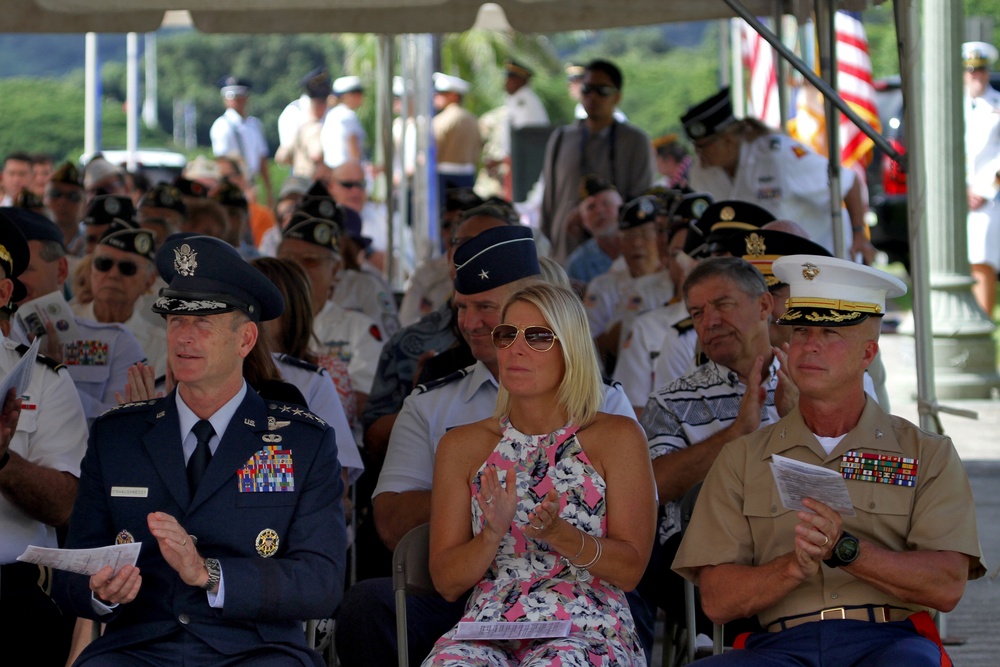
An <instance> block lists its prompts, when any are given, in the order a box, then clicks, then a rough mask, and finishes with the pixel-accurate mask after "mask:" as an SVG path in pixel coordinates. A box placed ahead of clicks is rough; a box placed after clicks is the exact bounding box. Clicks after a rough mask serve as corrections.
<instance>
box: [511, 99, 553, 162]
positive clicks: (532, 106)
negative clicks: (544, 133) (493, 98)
mask: <svg viewBox="0 0 1000 667" xmlns="http://www.w3.org/2000/svg"><path fill="white" fill-rule="evenodd" d="M504 108H505V109H506V110H507V121H506V122H505V123H504V133H503V138H502V140H501V149H502V150H503V153H504V155H510V136H511V132H512V130H516V129H518V128H522V127H531V126H533V125H548V124H549V113H548V112H547V111H546V110H545V105H544V104H542V100H541V99H539V97H538V94H537V93H536V92H535V91H534V90H532V89H531V86H527V85H525V86H521V87H520V88H518V89H517V90H516V91H514V94H513V95H508V96H507V98H506V99H505V100H504Z"/></svg>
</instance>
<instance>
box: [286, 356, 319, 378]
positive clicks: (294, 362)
mask: <svg viewBox="0 0 1000 667" xmlns="http://www.w3.org/2000/svg"><path fill="white" fill-rule="evenodd" d="M278 359H279V360H280V361H282V362H284V363H286V364H288V365H289V366H295V367H296V368H304V369H305V370H307V371H311V372H313V373H321V372H322V371H323V368H322V367H321V366H317V365H316V364H313V363H310V362H308V361H306V360H305V359H299V358H298V357H293V356H292V355H290V354H279V355H278Z"/></svg>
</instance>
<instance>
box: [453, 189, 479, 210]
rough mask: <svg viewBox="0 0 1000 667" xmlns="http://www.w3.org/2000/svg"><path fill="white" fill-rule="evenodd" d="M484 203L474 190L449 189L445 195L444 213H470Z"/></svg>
mask: <svg viewBox="0 0 1000 667" xmlns="http://www.w3.org/2000/svg"><path fill="white" fill-rule="evenodd" d="M482 203H483V198H482V197H480V196H479V195H477V194H476V192H475V191H474V190H473V189H472V188H448V190H447V191H446V192H445V193H444V212H445V213H453V212H455V211H468V210H469V209H472V208H475V207H477V206H479V205H480V204H482Z"/></svg>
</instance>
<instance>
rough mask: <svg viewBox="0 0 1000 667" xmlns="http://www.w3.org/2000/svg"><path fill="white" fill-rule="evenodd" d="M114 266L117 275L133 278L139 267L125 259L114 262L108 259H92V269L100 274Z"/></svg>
mask: <svg viewBox="0 0 1000 667" xmlns="http://www.w3.org/2000/svg"><path fill="white" fill-rule="evenodd" d="M115 264H117V265H118V273H120V274H122V275H123V276H134V275H135V273H136V271H138V270H139V266H138V265H137V264H136V263H135V262H133V261H130V260H127V259H121V260H118V261H117V262H116V261H115V260H113V259H111V258H110V257H95V258H94V268H95V269H97V270H98V271H100V272H101V273H107V272H108V271H110V270H111V268H112V267H113V266H114V265H115Z"/></svg>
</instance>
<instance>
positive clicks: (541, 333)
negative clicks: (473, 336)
mask: <svg viewBox="0 0 1000 667" xmlns="http://www.w3.org/2000/svg"><path fill="white" fill-rule="evenodd" d="M518 333H523V334H524V342H525V343H527V344H528V347H530V348H531V349H532V350H535V351H536V352H548V351H549V350H551V349H552V346H553V345H555V344H556V341H557V340H559V336H557V335H556V334H555V332H554V331H552V329H549V328H548V327H543V326H539V325H534V326H530V327H524V328H523V329H518V328H517V327H516V326H514V325H513V324H498V325H496V326H495V327H494V328H493V333H492V336H493V345H494V347H496V348H497V349H500V350H504V349H507V348H508V347H510V346H511V345H513V344H514V341H515V340H517V334H518Z"/></svg>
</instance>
